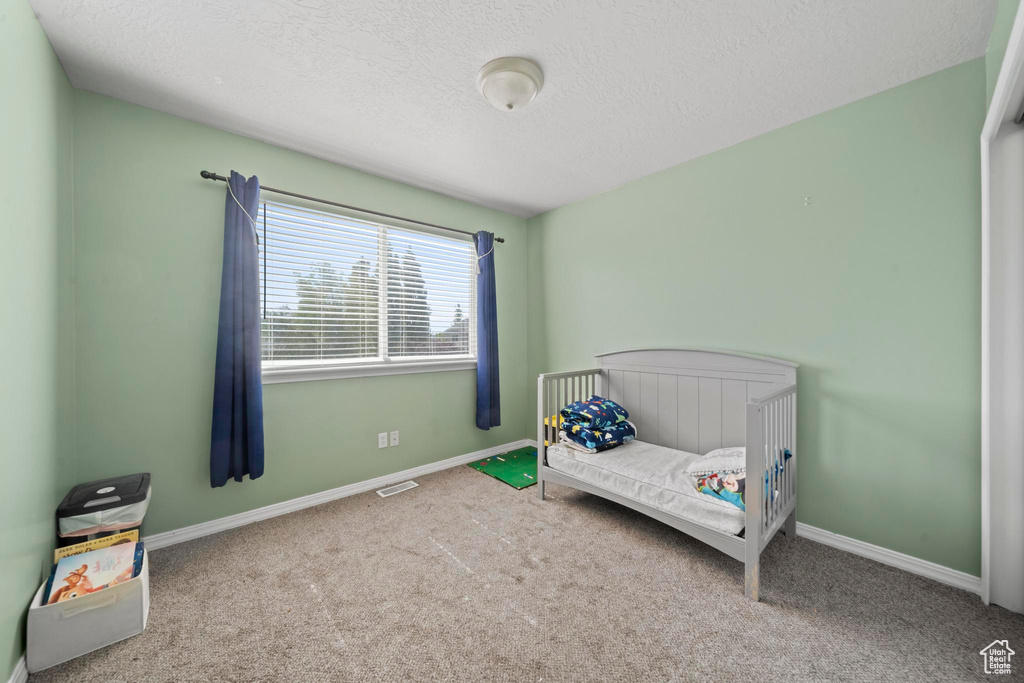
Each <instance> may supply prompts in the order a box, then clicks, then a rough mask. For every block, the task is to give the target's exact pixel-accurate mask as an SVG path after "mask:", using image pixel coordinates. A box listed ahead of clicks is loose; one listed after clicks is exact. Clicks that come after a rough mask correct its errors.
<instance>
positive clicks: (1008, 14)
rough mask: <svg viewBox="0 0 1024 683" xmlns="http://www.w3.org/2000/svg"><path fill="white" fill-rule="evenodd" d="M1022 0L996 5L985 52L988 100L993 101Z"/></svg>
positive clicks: (1004, 1)
mask: <svg viewBox="0 0 1024 683" xmlns="http://www.w3.org/2000/svg"><path fill="white" fill-rule="evenodd" d="M1018 5H1020V0H999V4H998V5H997V7H996V18H995V23H994V24H993V26H992V35H991V36H989V39H988V50H986V52H985V81H986V91H987V92H986V98H985V101H986V102H989V103H990V102H992V92H993V91H994V90H995V89H996V81H997V80H998V79H999V67H1000V66H1002V64H1003V55H1005V54H1006V46H1007V44H1008V43H1009V42H1010V30H1011V29H1012V28H1013V20H1014V19H1015V18H1016V17H1017V6H1018Z"/></svg>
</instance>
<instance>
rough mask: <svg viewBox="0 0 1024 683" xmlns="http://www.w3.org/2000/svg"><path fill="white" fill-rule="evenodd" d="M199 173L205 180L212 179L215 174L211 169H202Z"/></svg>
mask: <svg viewBox="0 0 1024 683" xmlns="http://www.w3.org/2000/svg"><path fill="white" fill-rule="evenodd" d="M199 175H200V176H201V177H202V178H204V179H205V180H210V179H211V178H213V176H214V174H213V173H210V172H209V171H200V172H199Z"/></svg>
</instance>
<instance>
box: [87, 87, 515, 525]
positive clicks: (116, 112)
mask: <svg viewBox="0 0 1024 683" xmlns="http://www.w3.org/2000/svg"><path fill="white" fill-rule="evenodd" d="M74 96H75V102H74V104H75V121H74V125H75V159H74V182H75V223H76V227H75V230H76V242H75V266H76V283H77V288H76V297H77V306H76V325H75V328H76V335H77V338H76V359H77V369H78V377H77V436H78V438H77V464H78V476H79V478H80V479H82V480H87V479H94V478H100V477H106V476H111V475H116V474H123V473H126V472H133V471H149V472H152V474H153V492H154V493H153V502H152V505H151V507H150V511H149V513H148V515H147V517H146V533H150V534H151V533H157V532H161V531H167V530H170V529H176V528H179V527H183V526H187V525H190V524H195V523H198V522H204V521H208V520H211V519H216V518H218V517H223V516H225V515H230V514H234V513H238V512H243V511H246V510H250V509H253V508H256V507H260V506H263V505H269V504H271V503H276V502H279V501H283V500H288V499H290V498H295V497H297V496H303V495H306V494H310V493H316V492H319V491H324V490H326V489H330V488H334V487H337V486H342V485H344V484H349V483H353V482H358V481H362V480H365V479H369V478H371V477H376V476H379V475H384V474H389V473H392V472H396V471H399V470H403V469H406V468H409V467H415V466H417V465H422V464H426V463H430V462H435V461H437V460H441V459H444V458H448V457H452V456H455V455H459V454H463V453H468V452H471V451H475V450H478V449H481V448H486V447H488V446H493V445H498V444H502V443H507V442H510V441H515V440H518V439H521V438H522V437H523V432H522V425H523V424H524V422H525V406H526V396H525V391H526V389H525V388H526V385H527V380H526V329H525V326H524V325H523V324H522V321H523V320H524V319H525V317H526V292H525V291H524V290H523V288H521V287H520V286H519V283H520V282H521V281H522V276H523V273H525V272H526V222H525V221H524V220H523V219H520V218H516V217H512V216H509V215H506V214H502V213H499V212H497V211H491V210H489V209H483V208H480V207H478V206H473V205H471V204H468V203H465V202H461V201H457V200H454V199H450V198H447V197H443V196H441V195H438V194H434V193H431V192H427V191H424V190H419V189H415V188H412V187H409V186H407V185H403V184H401V183H396V182H392V181H389V180H384V179H382V178H379V177H377V176H372V175H368V174H366V173H361V172H359V171H355V170H352V169H348V168H344V167H342V166H338V165H335V164H331V163H327V162H325V161H320V160H317V159H313V158H311V157H308V156H304V155H302V154H298V153H295V152H290V151H287V150H284V149H281V148H279V147H274V146H271V145H268V144H264V143H261V142H257V141H255V140H251V139H248V138H244V137H240V136H237V135H232V134H230V133H225V132H222V131H218V130H215V129H213V128H209V127H207V126H203V125H199V124H196V123H192V122H189V121H186V120H184V119H180V118H176V117H174V116H169V115H167V114H161V113H158V112H156V111H153V110H150V109H145V108H143V107H139V106H135V105H132V104H127V103H125V102H120V101H117V100H113V99H110V98H107V97H103V96H100V95H95V94H92V93H87V92H84V91H80V90H76V91H75V93H74ZM201 169H209V170H212V171H217V172H219V173H225V174H226V173H227V172H228V171H229V170H230V169H235V170H237V171H239V172H241V173H244V174H246V175H251V174H256V175H259V177H260V180H261V181H262V182H263V183H264V184H266V185H270V186H274V187H282V188H287V189H296V190H299V191H301V192H303V193H307V194H311V195H314V196H321V197H329V198H333V199H336V200H338V201H341V202H344V203H351V204H355V205H358V206H367V207H372V208H375V209H378V210H382V211H386V212H389V213H395V214H399V215H406V216H415V217H416V218H419V219H421V220H426V221H430V222H434V223H441V224H444V225H452V226H455V227H461V228H463V229H466V230H478V229H486V230H491V231H493V232H494V233H495V234H497V235H500V236H503V237H505V238H506V240H507V241H506V242H505V243H504V244H501V245H498V246H497V249H496V253H497V264H496V271H497V276H498V283H497V289H498V311H499V349H500V351H501V391H502V422H503V425H504V426H502V427H499V428H495V429H492V430H490V431H489V432H483V431H480V430H479V429H477V428H476V426H475V424H474V412H475V406H476V380H475V374H474V372H473V371H457V372H440V373H429V374H419V375H401V376H392V377H369V378H363V379H345V380H328V381H319V382H299V383H290V384H273V385H267V386H265V387H264V402H265V407H264V419H265V438H266V471H265V474H264V476H263V477H262V478H260V479H257V480H255V481H249V480H246V481H245V482H244V483H241V484H239V483H236V482H229V483H228V485H227V486H226V487H224V488H220V489H211V488H210V484H209V440H210V416H211V409H212V403H213V369H214V359H215V352H216V335H217V312H218V306H219V287H220V275H221V273H220V271H221V251H222V248H221V245H222V241H223V230H224V228H223V221H224V196H225V187H224V185H223V184H215V183H211V182H210V181H206V180H202V179H201V178H200V177H199V171H200V170H201ZM395 429H398V430H400V431H401V445H400V446H398V447H395V448H386V449H382V450H378V448H377V433H378V432H384V431H391V430H395Z"/></svg>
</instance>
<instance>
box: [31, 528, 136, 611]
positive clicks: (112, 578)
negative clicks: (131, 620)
mask: <svg viewBox="0 0 1024 683" xmlns="http://www.w3.org/2000/svg"><path fill="white" fill-rule="evenodd" d="M135 546H136V544H135V543H122V544H119V545H112V546H110V547H107V548H99V549H98V550H90V551H89V552H86V553H82V554H81V555H70V556H68V557H63V558H61V559H60V561H58V562H57V564H56V565H55V567H54V573H53V585H52V586H50V590H48V591H47V593H48V595H46V596H44V597H43V602H44V603H46V604H48V605H53V604H56V603H58V602H63V601H65V600H72V599H74V598H77V597H79V596H81V595H88V594H90V593H95V592H97V591H100V590H103V589H104V588H108V587H109V586H113V585H116V584H118V583H123V582H124V581H128V580H130V579H131V578H132V577H133V576H134V575H135V564H136V552H135V550H136V548H135Z"/></svg>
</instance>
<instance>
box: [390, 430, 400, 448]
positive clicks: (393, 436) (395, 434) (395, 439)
mask: <svg viewBox="0 0 1024 683" xmlns="http://www.w3.org/2000/svg"><path fill="white" fill-rule="evenodd" d="M391 445H392V446H397V445H398V430H397V429H396V430H395V431H393V432H391Z"/></svg>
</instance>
